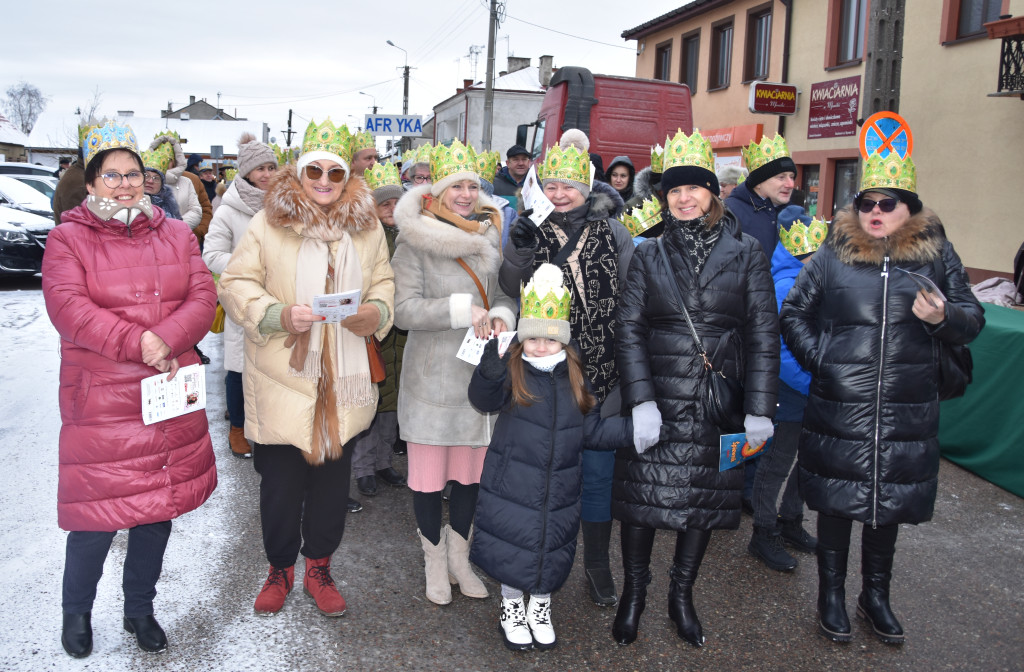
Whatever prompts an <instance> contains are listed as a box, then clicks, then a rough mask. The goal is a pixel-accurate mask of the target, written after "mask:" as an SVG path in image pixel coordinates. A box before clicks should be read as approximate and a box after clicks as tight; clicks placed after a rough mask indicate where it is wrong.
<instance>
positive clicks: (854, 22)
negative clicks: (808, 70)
mask: <svg viewBox="0 0 1024 672" xmlns="http://www.w3.org/2000/svg"><path fill="white" fill-rule="evenodd" d="M867 25H868V0H832V1H831V3H830V4H829V6H828V34H827V36H826V40H825V67H826V68H836V67H842V66H844V65H856V64H858V63H860V62H861V61H862V60H863V58H864V36H865V35H866V34H867Z"/></svg>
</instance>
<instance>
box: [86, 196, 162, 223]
mask: <svg viewBox="0 0 1024 672" xmlns="http://www.w3.org/2000/svg"><path fill="white" fill-rule="evenodd" d="M85 207H87V208H88V209H89V212H91V213H92V214H94V215H96V216H97V217H98V218H99V219H102V220H103V221H104V222H109V221H110V220H112V219H116V220H117V221H119V222H121V223H122V224H124V225H125V226H131V224H132V222H134V221H135V218H136V217H138V216H139V215H146V217H149V218H150V219H153V205H152V203H151V202H150V200H149V196H147V195H145V194H143V195H142V198H140V199H139V200H138V201H136V202H135V203H132V204H131V205H124V204H122V203H120V202H118V201H115V200H114V199H112V198H107V197H105V196H96V194H89V196H88V197H87V198H86V199H85Z"/></svg>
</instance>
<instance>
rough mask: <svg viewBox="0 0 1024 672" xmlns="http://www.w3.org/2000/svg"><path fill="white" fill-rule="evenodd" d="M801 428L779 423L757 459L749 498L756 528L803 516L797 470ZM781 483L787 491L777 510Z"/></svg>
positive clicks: (795, 424)
mask: <svg viewBox="0 0 1024 672" xmlns="http://www.w3.org/2000/svg"><path fill="white" fill-rule="evenodd" d="M801 426H802V425H801V423H799V422H780V423H779V427H778V429H777V430H776V431H775V438H774V440H773V441H772V445H771V448H769V449H768V452H766V453H762V454H761V456H760V457H759V458H758V465H757V474H756V475H755V476H754V490H753V499H752V502H753V504H754V525H756V526H757V527H767V528H774V527H775V526H776V524H777V522H778V521H777V520H776V519H777V518H784V519H786V520H794V519H796V518H797V517H799V516H802V515H803V512H804V500H803V499H802V498H801V497H800V490H799V487H798V483H797V470H796V450H797V446H798V445H799V443H800V428H801ZM783 484H785V486H786V489H785V491H784V492H783V493H782V504H781V505H780V506H778V507H776V502H777V501H778V499H779V491H780V490H782V486H783Z"/></svg>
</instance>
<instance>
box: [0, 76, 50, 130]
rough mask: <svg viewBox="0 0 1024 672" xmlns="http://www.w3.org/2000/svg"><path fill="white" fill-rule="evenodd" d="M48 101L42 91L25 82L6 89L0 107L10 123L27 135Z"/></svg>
mask: <svg viewBox="0 0 1024 672" xmlns="http://www.w3.org/2000/svg"><path fill="white" fill-rule="evenodd" d="M49 100H50V99H49V98H48V97H47V96H44V95H43V92H42V91H40V90H39V89H37V88H36V87H34V86H32V85H31V84H29V83H28V82H26V81H21V82H18V83H17V84H15V85H14V86H11V87H9V88H8V89H7V98H6V99H4V101H3V104H2V107H3V109H4V111H5V112H7V115H8V116H9V117H10V119H11V121H12V122H13V123H14V124H15V125H16V126H17V127H18V128H20V129H21V131H22V132H23V133H24V134H25V135H28V134H29V133H31V132H32V127H33V126H35V125H36V120H37V119H38V118H39V115H40V114H42V112H43V109H44V108H45V107H46V103H47V102H49Z"/></svg>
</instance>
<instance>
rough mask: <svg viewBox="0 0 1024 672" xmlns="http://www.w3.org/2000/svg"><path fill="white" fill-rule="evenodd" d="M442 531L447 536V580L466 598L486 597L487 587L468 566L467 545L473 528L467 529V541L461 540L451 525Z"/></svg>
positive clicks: (471, 536) (470, 539)
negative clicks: (457, 585) (456, 586)
mask: <svg viewBox="0 0 1024 672" xmlns="http://www.w3.org/2000/svg"><path fill="white" fill-rule="evenodd" d="M444 529H445V532H446V533H447V535H448V580H449V581H451V582H452V583H453V584H454V583H457V584H459V590H460V591H462V594H463V595H465V596H466V597H476V598H480V599H483V598H485V597H487V586H485V585H484V582H483V581H481V580H480V577H479V576H477V575H476V574H474V573H473V568H472V567H470V566H469V544H470V542H471V541H472V540H473V528H469V539H463V538H462V537H461V536H460V535H459V533H458V532H456V531H455V530H453V529H452V526H451V525H445V526H444Z"/></svg>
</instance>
